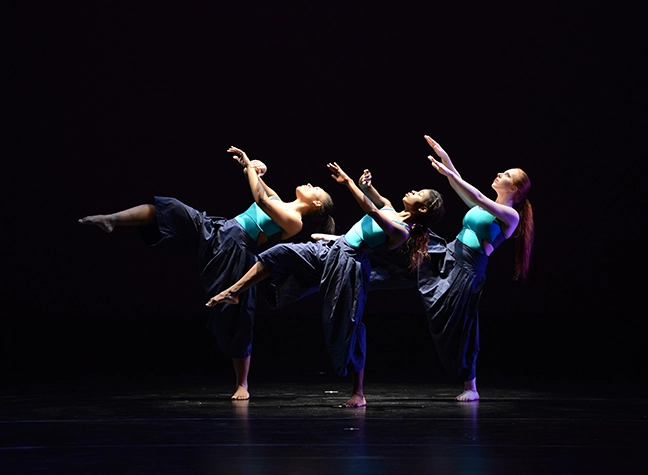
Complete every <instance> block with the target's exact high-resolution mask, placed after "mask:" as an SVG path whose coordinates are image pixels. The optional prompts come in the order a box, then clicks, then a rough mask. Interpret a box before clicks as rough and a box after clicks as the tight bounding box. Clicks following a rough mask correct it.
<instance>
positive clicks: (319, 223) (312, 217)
mask: <svg viewBox="0 0 648 475" xmlns="http://www.w3.org/2000/svg"><path fill="white" fill-rule="evenodd" d="M322 193H324V197H323V198H322V200H321V201H322V206H320V207H319V208H318V209H317V210H316V211H313V212H312V213H308V214H307V215H304V216H303V217H302V221H303V222H304V224H308V227H309V228H312V227H315V229H314V231H312V232H314V233H325V234H333V233H334V232H335V220H334V219H333V216H331V213H332V212H333V198H331V195H329V194H328V193H327V192H326V191H324V190H322Z"/></svg>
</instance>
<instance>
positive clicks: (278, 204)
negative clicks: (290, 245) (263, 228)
mask: <svg viewBox="0 0 648 475" xmlns="http://www.w3.org/2000/svg"><path fill="white" fill-rule="evenodd" d="M258 205H259V207H260V208H261V209H262V210H263V211H264V212H265V213H266V214H267V215H268V216H270V218H272V220H273V221H274V222H275V223H276V224H277V225H278V226H279V227H280V228H281V229H282V233H281V237H282V239H288V238H290V237H292V236H294V235H295V234H297V233H298V232H299V231H301V229H302V220H301V218H300V217H299V216H298V215H297V214H295V213H290V212H288V211H286V209H285V208H284V202H283V201H281V200H279V199H273V200H271V199H269V198H264V199H262V200H260V201H259V203H258Z"/></svg>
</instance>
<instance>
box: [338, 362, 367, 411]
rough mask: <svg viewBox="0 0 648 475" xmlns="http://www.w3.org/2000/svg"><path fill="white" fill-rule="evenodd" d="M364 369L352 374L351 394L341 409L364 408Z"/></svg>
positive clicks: (365, 403) (365, 402)
mask: <svg viewBox="0 0 648 475" xmlns="http://www.w3.org/2000/svg"><path fill="white" fill-rule="evenodd" d="M363 383H364V368H362V369H361V370H360V371H357V372H356V373H354V374H353V392H352V393H351V397H350V398H349V400H348V401H347V402H345V403H344V404H342V407H364V406H366V405H367V401H366V399H365V397H364V387H363Z"/></svg>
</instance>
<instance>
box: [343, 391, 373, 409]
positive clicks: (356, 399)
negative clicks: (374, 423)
mask: <svg viewBox="0 0 648 475" xmlns="http://www.w3.org/2000/svg"><path fill="white" fill-rule="evenodd" d="M366 405H367V401H366V400H365V398H364V396H362V395H361V394H352V395H351V397H350V398H349V400H348V401H347V402H345V403H344V404H342V407H364V406H366Z"/></svg>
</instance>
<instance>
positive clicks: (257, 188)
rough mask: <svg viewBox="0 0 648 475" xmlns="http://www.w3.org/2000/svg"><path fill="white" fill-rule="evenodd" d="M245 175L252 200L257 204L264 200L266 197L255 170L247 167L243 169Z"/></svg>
mask: <svg viewBox="0 0 648 475" xmlns="http://www.w3.org/2000/svg"><path fill="white" fill-rule="evenodd" d="M245 174H246V175H247V179H248V183H249V185H250V191H251V192H252V198H254V201H255V202H256V203H257V204H258V203H259V202H261V201H263V200H265V199H266V198H267V197H268V195H267V193H266V190H265V187H264V186H263V183H262V181H261V179H260V178H259V175H258V174H257V172H256V170H255V169H254V168H252V167H247V168H246V169H245Z"/></svg>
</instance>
